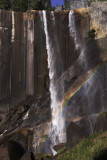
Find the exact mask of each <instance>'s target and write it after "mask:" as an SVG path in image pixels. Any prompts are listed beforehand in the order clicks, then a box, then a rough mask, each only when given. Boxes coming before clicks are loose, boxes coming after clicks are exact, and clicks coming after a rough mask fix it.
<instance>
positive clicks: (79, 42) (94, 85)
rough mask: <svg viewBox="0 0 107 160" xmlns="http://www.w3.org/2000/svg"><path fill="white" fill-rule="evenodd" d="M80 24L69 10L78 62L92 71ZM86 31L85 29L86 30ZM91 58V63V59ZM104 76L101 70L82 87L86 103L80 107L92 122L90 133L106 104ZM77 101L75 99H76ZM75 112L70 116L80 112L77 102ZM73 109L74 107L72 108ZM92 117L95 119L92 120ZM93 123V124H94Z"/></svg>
mask: <svg viewBox="0 0 107 160" xmlns="http://www.w3.org/2000/svg"><path fill="white" fill-rule="evenodd" d="M77 27H78V26H77V25H76V20H75V13H74V11H73V10H71V11H70V12H69V33H70V37H71V38H73V40H74V45H75V49H76V50H77V52H78V59H77V62H78V64H79V67H80V68H81V72H90V71H91V70H92V66H91V63H93V62H92V57H91V55H87V50H86V47H87V46H86V40H85V39H86V37H85V36H84V35H82V33H79V31H78V28H77ZM84 32H85V31H84ZM89 60H91V63H90V61H89ZM102 84H103V76H102V74H101V71H98V72H96V73H95V74H94V75H93V76H92V77H90V78H89V79H88V80H87V81H86V83H84V85H83V87H82V88H81V95H80V99H81V100H82V102H83V103H84V104H82V107H81V105H80V104H79V106H78V108H80V107H81V110H83V112H84V113H85V115H86V116H87V117H88V121H89V123H90V128H89V133H92V132H93V126H94V125H93V124H94V123H95V120H94V119H95V118H96V114H98V113H99V112H102V111H104V104H103V97H102V95H103V86H102ZM96 97H99V98H98V100H97V101H98V104H97V106H96V103H97V102H95V100H96V99H97V98H96ZM74 101H75V100H74ZM72 105H73V103H72V104H71V107H72V108H73V107H74V113H72V115H70V116H75V115H76V114H80V113H79V112H78V111H79V109H78V108H77V105H76V103H74V106H72ZM72 110H73V109H72ZM91 119H93V120H94V121H93V122H92V121H91ZM92 123H93V124H92Z"/></svg>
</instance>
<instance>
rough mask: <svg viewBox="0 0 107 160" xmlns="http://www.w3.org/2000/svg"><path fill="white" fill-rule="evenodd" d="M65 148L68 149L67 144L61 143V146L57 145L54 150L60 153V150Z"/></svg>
mask: <svg viewBox="0 0 107 160" xmlns="http://www.w3.org/2000/svg"><path fill="white" fill-rule="evenodd" d="M64 148H66V143H60V144H57V145H55V146H54V147H53V149H54V150H55V151H56V152H58V151H60V150H62V149H64Z"/></svg>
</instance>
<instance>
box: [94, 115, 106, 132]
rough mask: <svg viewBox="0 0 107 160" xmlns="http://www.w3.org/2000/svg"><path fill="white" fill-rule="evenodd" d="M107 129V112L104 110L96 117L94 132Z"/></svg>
mask: <svg viewBox="0 0 107 160" xmlns="http://www.w3.org/2000/svg"><path fill="white" fill-rule="evenodd" d="M105 130H107V112H102V113H100V114H99V116H98V117H97V119H96V123H95V126H94V133H98V132H101V131H105Z"/></svg>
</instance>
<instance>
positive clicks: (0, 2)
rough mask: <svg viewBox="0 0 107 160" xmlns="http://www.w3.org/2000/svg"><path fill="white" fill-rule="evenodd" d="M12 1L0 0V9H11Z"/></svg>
mask: <svg viewBox="0 0 107 160" xmlns="http://www.w3.org/2000/svg"><path fill="white" fill-rule="evenodd" d="M9 8H10V2H9V0H0V9H9Z"/></svg>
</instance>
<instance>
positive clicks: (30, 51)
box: [27, 14, 34, 95]
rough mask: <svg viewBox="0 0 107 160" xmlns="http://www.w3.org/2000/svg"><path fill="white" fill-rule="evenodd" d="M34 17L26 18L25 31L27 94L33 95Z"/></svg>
mask: <svg viewBox="0 0 107 160" xmlns="http://www.w3.org/2000/svg"><path fill="white" fill-rule="evenodd" d="M33 16H34V15H33V14H32V15H31V16H29V17H28V24H27V25H28V31H27V94H28V95H33V94H34V17H33Z"/></svg>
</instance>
